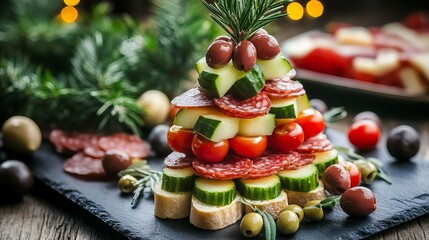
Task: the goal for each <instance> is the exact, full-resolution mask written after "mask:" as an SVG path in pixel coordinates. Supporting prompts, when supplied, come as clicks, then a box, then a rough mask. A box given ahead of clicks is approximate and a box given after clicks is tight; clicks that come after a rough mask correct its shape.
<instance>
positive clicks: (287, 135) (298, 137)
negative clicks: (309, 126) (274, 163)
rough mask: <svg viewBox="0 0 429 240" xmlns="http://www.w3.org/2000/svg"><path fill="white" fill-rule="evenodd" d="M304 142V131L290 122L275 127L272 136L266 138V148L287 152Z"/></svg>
mask: <svg viewBox="0 0 429 240" xmlns="http://www.w3.org/2000/svg"><path fill="white" fill-rule="evenodd" d="M303 141H304V131H303V129H302V128H301V126H300V125H298V124H297V123H296V122H290V123H287V124H284V125H280V126H277V127H276V128H275V129H274V131H273V134H272V135H271V136H269V137H268V147H269V148H271V149H273V150H276V151H279V152H288V151H291V150H294V149H295V148H297V147H299V146H300V145H301V144H302V142H303Z"/></svg>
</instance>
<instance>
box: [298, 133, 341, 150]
mask: <svg viewBox="0 0 429 240" xmlns="http://www.w3.org/2000/svg"><path fill="white" fill-rule="evenodd" d="M332 149H333V146H332V144H331V141H329V139H328V138H327V137H326V135H325V134H323V133H321V134H319V135H317V136H315V137H312V138H309V139H306V140H305V141H304V142H303V143H302V144H301V145H300V146H299V147H298V148H296V149H295V151H297V152H299V153H316V152H326V151H330V150H332Z"/></svg>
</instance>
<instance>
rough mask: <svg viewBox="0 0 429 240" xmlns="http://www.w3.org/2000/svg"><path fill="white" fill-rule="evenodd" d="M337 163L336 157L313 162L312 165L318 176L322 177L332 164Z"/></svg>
mask: <svg viewBox="0 0 429 240" xmlns="http://www.w3.org/2000/svg"><path fill="white" fill-rule="evenodd" d="M335 163H338V155H337V156H336V157H334V158H331V159H327V160H323V161H313V164H314V165H316V167H317V170H318V172H319V175H322V174H323V173H324V172H325V170H326V168H328V167H329V166H331V165H332V164H335Z"/></svg>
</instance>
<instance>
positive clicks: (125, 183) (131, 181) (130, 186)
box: [118, 174, 137, 193]
mask: <svg viewBox="0 0 429 240" xmlns="http://www.w3.org/2000/svg"><path fill="white" fill-rule="evenodd" d="M136 182H137V179H136V178H135V177H133V176H131V175H129V174H126V175H124V176H122V177H121V178H120V179H119V181H118V184H119V189H120V190H121V192H123V193H130V192H132V191H134V190H135V189H136V188H137V187H136V185H135V184H136Z"/></svg>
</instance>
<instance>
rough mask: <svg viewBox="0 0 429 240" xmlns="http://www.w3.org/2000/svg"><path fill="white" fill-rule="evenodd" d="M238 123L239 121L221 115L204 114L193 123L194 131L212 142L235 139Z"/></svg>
mask: <svg viewBox="0 0 429 240" xmlns="http://www.w3.org/2000/svg"><path fill="white" fill-rule="evenodd" d="M239 123H240V119H238V118H233V117H228V116H226V115H224V114H221V113H216V114H214V113H213V114H204V115H201V116H200V117H199V118H198V120H197V122H196V123H195V126H194V131H195V132H197V133H199V134H200V135H202V136H204V137H205V138H207V139H209V140H211V141H213V142H220V141H222V140H225V139H229V138H233V137H235V135H237V133H238V129H239Z"/></svg>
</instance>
